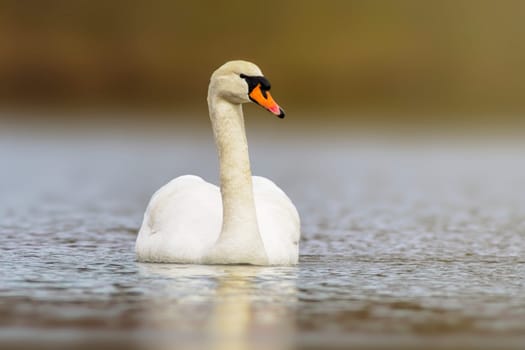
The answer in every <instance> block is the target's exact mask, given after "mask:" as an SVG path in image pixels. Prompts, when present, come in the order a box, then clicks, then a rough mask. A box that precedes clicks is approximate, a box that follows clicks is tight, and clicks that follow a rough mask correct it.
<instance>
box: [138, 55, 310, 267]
mask: <svg viewBox="0 0 525 350" xmlns="http://www.w3.org/2000/svg"><path fill="white" fill-rule="evenodd" d="M241 75H244V76H248V77H262V73H261V71H260V70H259V68H258V67H257V66H255V65H254V64H252V63H249V62H245V61H232V62H228V63H226V64H225V65H223V66H222V67H220V68H219V69H218V70H217V71H215V72H214V74H213V75H212V78H211V81H210V88H209V92H208V105H209V107H210V118H211V120H212V124H213V129H214V135H215V139H216V143H217V148H218V153H219V163H220V175H221V188H219V187H217V186H215V185H213V184H210V183H208V182H206V181H204V180H203V179H201V178H200V177H198V176H193V175H186V176H181V177H178V178H176V179H174V180H172V181H170V182H169V183H168V184H166V185H164V186H163V187H161V188H160V189H159V190H158V191H157V192H155V194H154V195H153V196H152V198H151V200H150V203H149V205H148V207H147V209H146V212H145V214H144V221H143V223H142V227H141V228H140V231H139V234H138V237H137V242H136V254H137V258H138V260H139V261H147V262H174V263H197V264H240V263H247V264H256V265H292V264H296V263H297V261H298V253H299V252H298V242H299V237H300V220H299V214H298V213H297V210H296V208H295V206H294V205H293V204H292V202H291V201H290V199H289V198H288V197H287V196H286V194H285V193H284V192H283V191H282V190H281V189H280V188H279V187H277V186H276V185H275V184H274V183H273V182H272V181H270V180H268V179H266V178H263V177H258V176H253V177H252V176H251V171H250V164H249V157H248V148H247V142H246V134H245V131H244V119H243V115H242V109H241V106H240V104H241V103H246V102H249V101H250V98H249V97H250V96H249V94H250V93H251V90H250V86H249V83H248V82H247V81H246V78H243V77H241ZM254 79H256V78H254ZM252 85H253V84H252ZM252 88H253V86H252ZM268 90H269V88H268ZM262 95H267V96H270V95H269V93H268V92H267V91H265V94H262ZM262 95H261V96H262ZM269 99H270V100H271V102H273V103H275V102H274V101H273V100H272V99H271V97H269ZM255 102H257V103H259V100H258V99H255ZM268 103H269V102H268V101H261V103H260V104H261V105H263V106H265V107H266V108H267V109H268V110H270V111H272V112H274V114H277V113H280V114H279V116H283V115H284V112H282V110H281V109H280V108H279V107H278V106H277V104H275V105H274V106H273V105H272V106H270V107H271V108H270V107H268V106H267V105H265V104H268ZM276 110H277V112H275V111H276Z"/></svg>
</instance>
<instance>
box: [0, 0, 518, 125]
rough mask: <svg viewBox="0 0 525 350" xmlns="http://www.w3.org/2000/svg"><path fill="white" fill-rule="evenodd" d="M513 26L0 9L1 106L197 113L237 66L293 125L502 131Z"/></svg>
mask: <svg viewBox="0 0 525 350" xmlns="http://www.w3.org/2000/svg"><path fill="white" fill-rule="evenodd" d="M524 16H525V1H520V0H515V1H513V0H499V1H496V0H493V1H490V0H487V1H484V0H477V1H476V0H472V1H468V0H456V1H448V0H440V1H430V0H428V1H418V0H413V1H411V0H396V1H392V0H371V1H366V0H360V1H358V0H354V1H351V0H347V1H273V0H266V1H173V0H172V1H168V0H166V1H95V0H75V1H46V0H42V1H29V0H13V1H0V81H1V84H0V108H4V109H10V108H34V107H48V108H57V107H58V108H75V109H77V108H78V109H83V108H93V107H95V108H106V107H111V108H115V107H116V108H126V109H132V110H141V109H144V108H148V109H155V110H159V111H173V110H187V109H191V108H198V110H199V111H200V110H204V111H205V110H206V106H205V96H206V91H207V82H208V79H209V75H210V74H211V72H212V71H213V70H214V69H215V68H216V67H218V66H219V65H220V64H222V63H223V62H225V61H226V60H230V59H236V58H243V59H248V60H252V61H254V62H256V63H257V64H258V65H259V66H261V68H262V69H263V71H264V72H265V73H266V75H267V76H268V77H269V78H270V81H271V82H272V84H273V89H274V90H273V91H274V96H275V97H276V99H277V100H278V101H279V102H281V104H283V105H284V106H285V107H288V109H290V108H292V110H293V109H296V110H301V111H307V112H309V113H308V114H305V118H306V116H307V115H314V116H315V115H317V116H318V115H319V114H318V113H319V111H323V112H324V113H325V114H323V120H330V119H335V118H337V116H339V118H345V120H352V118H355V119H359V118H362V116H363V115H376V116H381V117H376V118H385V120H387V119H388V120H399V119H407V120H414V121H419V120H420V118H418V117H419V116H421V115H425V116H427V117H428V118H434V119H440V120H444V119H449V120H454V121H457V120H463V121H465V120H467V121H469V120H471V121H473V122H479V121H483V122H487V121H488V122H494V123H503V122H512V123H514V122H517V121H519V120H520V119H521V116H522V114H523V112H524V111H525V98H524V97H525V79H524V78H525V68H524V65H525V35H524V34H525V20H524V18H525V17H524ZM328 111H329V112H330V113H328ZM158 115H159V117H158V118H161V117H160V116H162V115H164V116H166V115H167V114H165V113H164V114H163V113H159V114H158ZM392 115H395V116H397V117H396V118H398V119H392ZM359 116H361V117H359ZM432 116H433V117H432ZM510 125H513V124H510Z"/></svg>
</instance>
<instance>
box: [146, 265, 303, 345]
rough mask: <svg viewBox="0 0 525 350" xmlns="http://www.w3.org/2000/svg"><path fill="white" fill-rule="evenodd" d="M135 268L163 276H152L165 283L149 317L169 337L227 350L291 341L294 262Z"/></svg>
mask: <svg viewBox="0 0 525 350" xmlns="http://www.w3.org/2000/svg"><path fill="white" fill-rule="evenodd" d="M139 271H140V274H141V276H145V277H152V276H153V277H159V276H160V277H164V278H163V279H158V278H155V279H154V281H156V282H159V283H160V282H161V283H162V286H163V287H162V288H159V289H158V290H159V297H160V298H158V297H157V298H155V300H152V305H150V306H149V309H150V310H151V311H152V312H151V313H150V315H149V316H150V317H151V320H150V321H152V322H153V323H154V324H155V328H157V325H158V326H159V328H160V329H162V330H166V331H170V336H169V337H170V338H175V339H171V341H172V342H177V344H179V345H180V339H184V340H186V341H189V342H190V343H189V344H186V345H188V346H190V347H193V346H197V347H201V346H202V345H204V346H206V347H208V348H212V349H228V350H230V349H231V350H235V349H245V348H252V347H254V346H255V348H258V347H260V348H261V349H270V348H271V349H280V348H289V347H290V346H292V345H293V344H292V341H293V334H294V323H295V320H294V318H293V315H294V313H293V311H294V305H295V303H296V301H297V290H296V278H297V276H296V272H297V270H296V268H294V267H256V266H225V265H222V266H221V265H215V266H212V265H210V266H199V265H171V264H170V265H163V264H139ZM177 338H178V339H177ZM195 342H197V343H198V344H195Z"/></svg>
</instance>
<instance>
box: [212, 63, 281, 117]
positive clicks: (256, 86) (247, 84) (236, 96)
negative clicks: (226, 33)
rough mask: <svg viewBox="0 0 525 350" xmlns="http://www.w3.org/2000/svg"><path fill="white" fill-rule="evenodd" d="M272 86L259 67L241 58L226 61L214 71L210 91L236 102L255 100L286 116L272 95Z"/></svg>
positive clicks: (273, 111)
mask: <svg viewBox="0 0 525 350" xmlns="http://www.w3.org/2000/svg"><path fill="white" fill-rule="evenodd" d="M270 88H271V85H270V82H269V81H268V79H266V78H265V77H264V75H263V74H262V72H261V70H260V69H259V67H257V66H256V65H255V64H253V63H251V62H247V61H240V60H239V61H230V62H226V63H225V64H223V65H222V66H220V67H219V68H218V69H217V70H216V71H215V72H213V74H212V76H211V79H210V90H209V91H210V94H211V93H213V94H215V95H217V96H220V97H222V98H224V99H225V100H227V101H229V102H231V103H235V104H241V103H247V102H250V101H251V102H254V103H256V104H258V105H259V106H261V107H263V108H265V109H266V110H268V111H269V112H271V113H273V114H275V115H276V116H278V117H279V118H284V110H283V109H282V108H281V107H279V105H278V104H277V103H276V102H275V101H274V99H273V98H272V96H271V95H270V92H269V91H270Z"/></svg>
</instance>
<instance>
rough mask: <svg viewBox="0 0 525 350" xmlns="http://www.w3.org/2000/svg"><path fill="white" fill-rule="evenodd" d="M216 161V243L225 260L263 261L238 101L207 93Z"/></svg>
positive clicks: (264, 260)
mask: <svg viewBox="0 0 525 350" xmlns="http://www.w3.org/2000/svg"><path fill="white" fill-rule="evenodd" d="M208 105H209V109H210V119H211V121H212V126H213V133H214V135H215V142H216V145H217V152H218V155H219V164H220V186H221V196H222V206H223V223H222V230H221V234H220V237H219V240H218V241H217V244H216V247H215V248H216V249H218V251H217V252H216V254H215V255H216V256H217V255H224V262H225V263H255V264H257V263H266V260H267V257H266V253H265V250H264V245H263V242H262V239H261V236H260V234H259V228H258V224H257V216H256V211H255V201H254V195H253V185H252V174H251V169H250V158H249V154H248V143H247V140H246V132H245V130H244V118H243V114H242V107H241V105H240V104H232V103H230V102H228V101H226V100H224V99H223V98H221V97H218V96H214V95H213V94H211V95H209V96H208Z"/></svg>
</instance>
